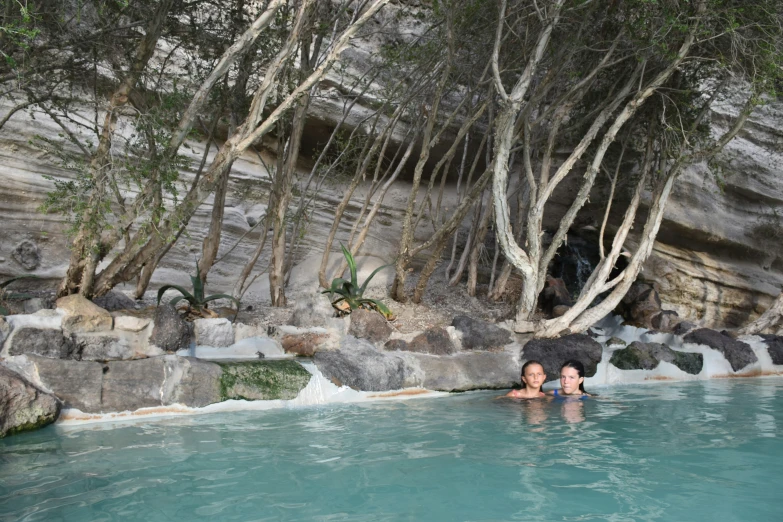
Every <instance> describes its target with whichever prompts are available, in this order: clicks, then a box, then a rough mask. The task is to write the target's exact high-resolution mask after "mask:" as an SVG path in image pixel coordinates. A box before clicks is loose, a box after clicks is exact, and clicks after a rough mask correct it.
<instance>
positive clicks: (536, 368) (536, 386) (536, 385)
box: [506, 361, 546, 399]
mask: <svg viewBox="0 0 783 522" xmlns="http://www.w3.org/2000/svg"><path fill="white" fill-rule="evenodd" d="M521 379H522V389H520V390H511V391H510V392H508V393H507V394H506V397H511V398H513V399H537V398H538V397H545V394H544V392H542V391H541V386H543V385H544V381H546V373H544V367H543V366H542V365H541V363H540V362H538V361H527V362H526V363H525V364H523V365H522V374H521Z"/></svg>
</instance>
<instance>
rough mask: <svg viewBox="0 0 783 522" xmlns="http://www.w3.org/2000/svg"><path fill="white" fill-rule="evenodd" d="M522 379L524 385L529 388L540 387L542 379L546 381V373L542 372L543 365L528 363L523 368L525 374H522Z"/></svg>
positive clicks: (542, 382)
mask: <svg viewBox="0 0 783 522" xmlns="http://www.w3.org/2000/svg"><path fill="white" fill-rule="evenodd" d="M522 381H523V382H524V383H525V386H530V387H531V388H540V387H541V386H542V385H543V384H544V381H546V374H545V373H544V367H543V366H541V365H540V364H530V365H528V367H527V368H525V374H524V375H523V376H522Z"/></svg>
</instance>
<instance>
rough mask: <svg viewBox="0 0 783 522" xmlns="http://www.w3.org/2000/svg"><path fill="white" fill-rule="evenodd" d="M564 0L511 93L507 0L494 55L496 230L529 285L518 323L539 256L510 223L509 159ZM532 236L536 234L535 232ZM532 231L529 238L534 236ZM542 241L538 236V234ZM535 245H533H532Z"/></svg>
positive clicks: (527, 310) (529, 306)
mask: <svg viewBox="0 0 783 522" xmlns="http://www.w3.org/2000/svg"><path fill="white" fill-rule="evenodd" d="M563 2H564V0H557V1H556V2H555V3H554V4H553V5H552V7H551V10H552V13H551V18H550V20H549V21H548V23H547V24H546V25H545V26H544V28H543V29H542V31H541V33H540V34H539V35H538V40H537V43H536V46H535V49H534V51H533V53H532V54H531V56H530V59H529V60H528V63H527V65H526V67H525V69H524V71H523V72H522V74H521V75H520V77H519V79H518V80H517V83H516V84H515V86H514V88H513V90H512V91H511V94H506V91H505V89H504V88H503V83H502V80H501V78H500V73H499V71H498V64H497V62H498V52H499V48H500V40H501V36H502V30H503V23H504V20H503V17H504V14H505V5H506V2H505V0H504V1H503V2H502V8H501V11H500V21H499V22H498V29H497V34H496V38H495V50H494V52H493V56H492V69H493V72H494V73H495V86H496V89H497V90H498V93H499V94H500V96H501V99H502V105H501V110H500V113H499V114H498V115H497V117H496V119H495V144H494V160H493V161H494V173H493V174H494V175H493V179H492V191H493V202H494V206H495V221H496V233H497V236H498V239H499V242H500V245H501V247H502V248H503V253H504V254H505V256H506V259H507V260H508V261H509V262H510V263H512V264H513V265H514V266H515V267H516V268H517V269H518V270H519V271H520V273H521V274H522V277H523V280H524V283H525V286H524V288H523V291H522V296H521V297H520V302H519V306H518V310H517V317H516V322H517V323H519V322H521V321H526V320H527V319H528V317H529V315H530V314H531V313H532V310H534V308H535V301H536V293H535V288H536V285H535V276H536V273H537V272H538V266H537V263H536V261H537V259H535V257H533V256H530V255H528V253H527V252H526V251H525V250H524V249H522V248H521V247H520V246H519V245H518V244H517V242H516V241H515V240H514V236H513V233H512V230H511V225H510V217H509V215H510V212H509V208H508V202H507V199H506V194H505V192H506V186H507V185H508V182H507V180H508V161H509V156H510V152H511V147H512V142H513V139H514V126H515V122H516V116H517V115H518V114H519V112H520V109H521V108H522V102H523V100H524V97H525V94H527V90H528V87H529V86H530V82H531V80H532V77H533V73H534V72H535V69H536V67H537V65H538V62H539V61H540V60H541V58H542V56H543V54H544V51H545V50H546V48H547V45H548V44H549V39H550V36H551V34H552V31H553V30H554V27H555V25H557V23H558V21H559V18H560V9H561V8H562V7H563ZM532 236H535V234H533V235H532ZM532 236H531V234H528V237H529V238H531V237H532ZM535 240H536V241H537V240H538V237H535ZM531 248H532V245H531Z"/></svg>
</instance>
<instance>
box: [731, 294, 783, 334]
mask: <svg viewBox="0 0 783 522" xmlns="http://www.w3.org/2000/svg"><path fill="white" fill-rule="evenodd" d="M781 322H783V292H782V293H781V294H780V295H778V297H777V298H776V299H775V301H774V302H773V303H772V306H770V307H769V308H768V309H767V311H766V312H764V313H763V314H761V316H760V317H759V318H758V319H756V320H755V321H753V322H752V323H749V324H747V325H745V326H743V327H742V328H740V329H739V330H738V331H737V332H738V333H739V334H742V335H756V334H760V333H763V332H764V331H772V330H773V329H774V328H776V327H778V326H779V325H780V324H781ZM772 333H774V332H772Z"/></svg>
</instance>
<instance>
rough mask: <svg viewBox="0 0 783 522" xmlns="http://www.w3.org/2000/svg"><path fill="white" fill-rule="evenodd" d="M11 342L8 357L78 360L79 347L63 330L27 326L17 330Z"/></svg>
mask: <svg viewBox="0 0 783 522" xmlns="http://www.w3.org/2000/svg"><path fill="white" fill-rule="evenodd" d="M9 342H10V343H11V346H10V347H8V355H40V356H42V357H50V358H52V359H78V358H79V357H80V352H79V349H80V347H79V345H77V344H76V343H75V342H74V340H73V337H72V336H70V335H69V336H67V337H66V336H65V335H63V332H62V331H61V330H54V329H51V328H34V327H29V326H25V327H22V328H20V329H18V330H16V331H15V332H14V334H13V336H12V337H11V338H10V340H9Z"/></svg>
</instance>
